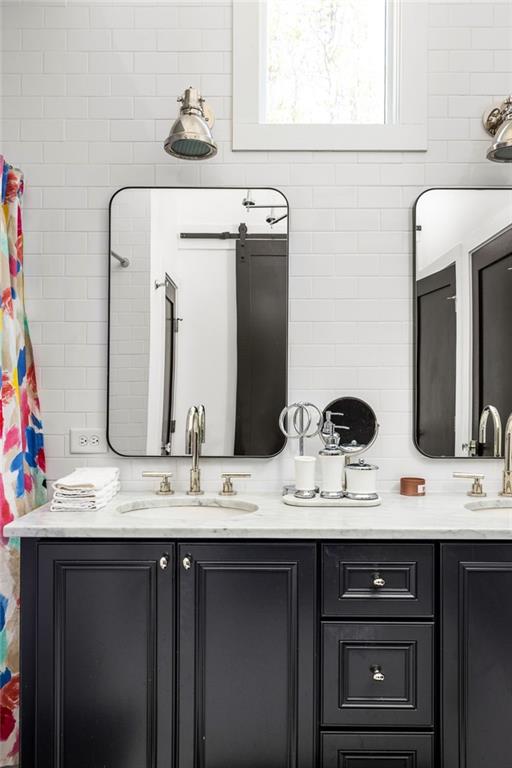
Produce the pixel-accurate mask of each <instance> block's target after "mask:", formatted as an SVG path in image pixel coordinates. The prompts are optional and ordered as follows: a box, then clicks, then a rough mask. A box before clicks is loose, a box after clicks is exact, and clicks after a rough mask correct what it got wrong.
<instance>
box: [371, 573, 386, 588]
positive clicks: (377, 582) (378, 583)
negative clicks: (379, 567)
mask: <svg viewBox="0 0 512 768" xmlns="http://www.w3.org/2000/svg"><path fill="white" fill-rule="evenodd" d="M373 586H374V587H375V589H382V587H385V586H386V582H385V581H384V579H383V578H382V576H381V575H380V573H374V574H373Z"/></svg>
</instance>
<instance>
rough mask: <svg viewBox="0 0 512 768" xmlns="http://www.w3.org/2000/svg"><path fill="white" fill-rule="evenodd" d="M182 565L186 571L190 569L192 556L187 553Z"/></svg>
mask: <svg viewBox="0 0 512 768" xmlns="http://www.w3.org/2000/svg"><path fill="white" fill-rule="evenodd" d="M182 565H183V567H184V569H185V570H186V571H189V570H190V569H191V568H192V558H191V557H190V555H185V557H184V558H183V560H182Z"/></svg>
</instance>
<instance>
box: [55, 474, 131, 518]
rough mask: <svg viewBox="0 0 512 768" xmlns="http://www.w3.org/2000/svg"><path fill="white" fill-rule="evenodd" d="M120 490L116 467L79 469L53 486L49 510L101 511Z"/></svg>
mask: <svg viewBox="0 0 512 768" xmlns="http://www.w3.org/2000/svg"><path fill="white" fill-rule="evenodd" d="M120 488H121V484H120V482H119V470H118V469H117V467H81V468H79V469H75V470H74V472H71V474H69V475H66V477H62V478H61V479H60V480H57V482H56V483H54V484H53V489H54V491H55V493H54V495H53V499H52V503H51V505H50V508H51V510H52V512H56V511H58V510H62V509H78V510H83V509H102V508H103V507H106V506H107V504H108V503H109V501H110V500H111V499H113V498H114V496H115V495H116V493H118V491H119V489H120Z"/></svg>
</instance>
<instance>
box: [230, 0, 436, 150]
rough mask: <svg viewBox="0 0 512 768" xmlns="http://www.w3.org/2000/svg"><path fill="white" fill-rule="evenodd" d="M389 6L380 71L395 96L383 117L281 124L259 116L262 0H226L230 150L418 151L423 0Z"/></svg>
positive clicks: (423, 79) (422, 124)
mask: <svg viewBox="0 0 512 768" xmlns="http://www.w3.org/2000/svg"><path fill="white" fill-rule="evenodd" d="M290 2H293V0H290ZM388 3H389V14H390V15H389V16H388V18H390V19H391V23H390V24H389V23H388V41H389V42H391V43H392V45H388V57H389V60H388V62H387V68H388V83H389V82H392V83H393V87H392V90H391V92H392V94H393V96H394V98H393V103H392V104H391V105H390V104H388V105H387V109H386V122H385V123H382V124H350V125H348V124H340V125H335V124H332V125H327V124H286V125H284V124H270V123H264V122H262V119H261V115H263V108H262V106H263V82H262V79H263V71H264V70H263V61H264V55H265V53H264V51H263V47H264V46H263V44H262V43H263V40H262V37H263V34H262V29H263V24H264V18H265V11H266V3H265V0H233V150H235V151H236V150H263V151H271V150H278V151H286V150H306V151H308V150H330V151H336V150H340V151H358V152H359V151H425V150H426V149H427V126H426V118H427V42H426V29H427V23H426V18H427V16H426V14H427V9H426V3H425V1H424V0H388ZM312 108H314V105H313V104H312Z"/></svg>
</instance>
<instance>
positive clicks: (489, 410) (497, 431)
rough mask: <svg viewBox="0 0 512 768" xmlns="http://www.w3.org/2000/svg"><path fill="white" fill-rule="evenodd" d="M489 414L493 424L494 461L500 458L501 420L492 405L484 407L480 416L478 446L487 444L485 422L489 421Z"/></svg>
mask: <svg viewBox="0 0 512 768" xmlns="http://www.w3.org/2000/svg"><path fill="white" fill-rule="evenodd" d="M489 414H491V416H492V421H493V424H494V451H493V456H494V458H495V459H499V458H500V457H501V433H502V426H501V418H500V414H499V411H498V409H497V408H496V407H495V406H494V405H486V406H485V408H484V409H483V410H482V413H481V415H480V425H479V427H478V442H479V443H480V445H485V443H486V442H487V421H488V420H489Z"/></svg>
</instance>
